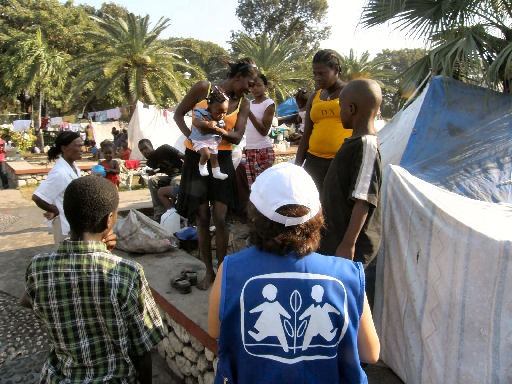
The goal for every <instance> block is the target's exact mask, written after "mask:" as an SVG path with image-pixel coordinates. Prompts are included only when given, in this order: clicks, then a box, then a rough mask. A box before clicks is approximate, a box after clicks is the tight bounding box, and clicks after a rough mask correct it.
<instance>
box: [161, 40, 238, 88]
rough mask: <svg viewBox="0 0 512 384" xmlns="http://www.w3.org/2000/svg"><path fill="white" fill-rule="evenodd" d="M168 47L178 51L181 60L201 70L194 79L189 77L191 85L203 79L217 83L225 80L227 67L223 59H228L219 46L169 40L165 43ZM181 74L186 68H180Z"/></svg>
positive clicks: (206, 42)
mask: <svg viewBox="0 0 512 384" xmlns="http://www.w3.org/2000/svg"><path fill="white" fill-rule="evenodd" d="M167 44H168V46H169V47H171V48H172V49H173V50H178V51H179V53H180V55H181V56H182V57H183V59H185V60H188V63H189V64H191V65H194V66H196V67H198V68H200V69H201V70H202V72H201V73H197V74H196V78H194V77H191V79H190V82H191V84H192V83H193V82H195V81H198V80H204V79H205V77H206V78H207V79H208V80H209V81H211V82H218V81H220V80H223V79H225V78H226V74H227V72H228V67H227V64H226V63H225V61H222V60H223V59H227V58H228V57H229V55H228V53H227V52H226V50H225V49H224V48H222V47H221V46H219V45H217V44H215V43H211V42H209V41H201V40H196V39H179V38H170V39H169V40H168V41H167ZM177 68H178V69H179V70H182V71H183V72H185V71H186V68H180V66H179V65H177Z"/></svg>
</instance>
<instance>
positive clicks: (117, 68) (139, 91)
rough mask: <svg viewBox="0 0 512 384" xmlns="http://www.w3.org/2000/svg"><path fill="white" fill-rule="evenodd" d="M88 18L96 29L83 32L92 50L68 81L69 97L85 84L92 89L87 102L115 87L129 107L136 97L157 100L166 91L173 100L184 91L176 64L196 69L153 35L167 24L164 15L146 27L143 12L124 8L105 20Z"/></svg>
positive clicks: (146, 17) (183, 83)
mask: <svg viewBox="0 0 512 384" xmlns="http://www.w3.org/2000/svg"><path fill="white" fill-rule="evenodd" d="M90 17H91V19H92V20H93V21H95V23H96V25H97V27H98V29H97V30H94V31H89V32H86V34H87V36H88V37H89V38H90V39H91V40H92V42H93V43H95V44H97V45H98V49H97V50H96V51H95V53H94V54H92V55H91V54H88V55H87V56H86V57H82V58H81V59H80V61H79V62H78V66H79V68H80V75H79V76H77V78H76V81H75V83H74V86H73V92H72V95H73V96H74V95H77V94H78V93H79V92H81V91H82V90H83V89H86V88H87V87H88V86H90V84H91V83H92V85H93V91H92V94H91V96H90V98H89V101H90V100H92V98H94V97H103V96H105V95H106V93H107V92H108V91H109V90H110V89H111V88H112V87H116V86H119V87H121V88H122V90H123V93H124V95H125V98H126V101H127V102H128V104H129V105H130V108H131V110H132V111H133V109H134V107H135V104H136V102H137V101H138V100H139V101H142V102H144V103H146V104H159V102H160V101H162V100H163V99H164V98H165V96H166V95H170V98H171V99H172V100H173V101H177V100H178V99H179V98H180V97H181V96H182V95H183V94H184V92H185V90H186V81H185V80H184V78H183V75H182V73H181V72H178V71H177V70H176V66H179V67H180V68H188V69H189V70H190V71H192V72H197V71H198V69H197V68H196V67H194V66H192V65H190V64H188V63H187V62H186V61H185V60H182V58H181V56H180V55H179V54H178V53H176V50H173V49H172V48H170V47H169V46H167V45H166V44H165V42H164V41H162V40H159V39H158V37H159V35H160V34H161V33H162V32H163V31H164V30H165V29H166V28H167V27H168V26H169V19H167V18H160V19H159V20H158V22H157V23H156V24H155V25H154V27H153V28H152V29H151V30H150V29H149V16H145V17H140V16H135V15H134V14H133V13H128V14H127V15H126V16H125V17H124V18H118V19H114V18H112V17H110V16H108V15H105V19H100V18H98V17H95V16H90Z"/></svg>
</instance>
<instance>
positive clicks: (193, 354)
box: [183, 346, 199, 363]
mask: <svg viewBox="0 0 512 384" xmlns="http://www.w3.org/2000/svg"><path fill="white" fill-rule="evenodd" d="M183 354H184V355H185V357H186V358H187V359H189V360H190V361H191V362H193V363H197V358H198V357H199V354H198V353H197V351H196V350H195V349H193V348H191V347H188V346H186V347H183Z"/></svg>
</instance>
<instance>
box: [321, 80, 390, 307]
mask: <svg viewBox="0 0 512 384" xmlns="http://www.w3.org/2000/svg"><path fill="white" fill-rule="evenodd" d="M381 101H382V93H381V89H380V87H379V85H378V84H377V82H375V81H373V80H368V79H361V80H353V81H351V82H350V83H348V85H346V86H345V88H344V89H343V91H341V94H340V108H341V113H340V117H341V121H342V123H343V126H344V127H346V128H349V129H353V133H352V136H351V137H349V138H348V139H346V140H345V142H344V143H343V145H342V146H341V148H340V149H339V150H338V152H337V153H336V156H335V157H334V160H333V161H332V163H331V166H330V167H329V171H328V172H327V175H326V177H325V182H324V191H323V195H322V205H323V207H324V212H325V221H326V224H327V225H326V230H325V233H324V235H323V238H322V243H321V246H320V253H324V254H326V255H333V254H335V255H336V256H339V257H344V258H346V259H350V260H354V261H359V262H361V263H363V264H364V266H365V268H366V286H367V290H366V291H367V293H368V298H369V301H370V305H372V306H373V300H374V294H375V273H376V270H375V266H376V259H375V256H376V255H377V251H378V250H379V246H380V240H381V234H382V224H381V220H382V219H381V215H382V214H381V209H382V208H381V194H380V189H381V184H382V164H381V155H380V148H379V139H378V137H377V131H376V130H375V128H374V126H373V123H374V121H375V116H376V115H377V112H378V110H379V106H380V104H381Z"/></svg>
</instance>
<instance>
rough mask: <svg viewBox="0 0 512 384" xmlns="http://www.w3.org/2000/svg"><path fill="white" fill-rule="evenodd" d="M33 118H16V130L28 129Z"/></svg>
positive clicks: (14, 125)
mask: <svg viewBox="0 0 512 384" xmlns="http://www.w3.org/2000/svg"><path fill="white" fill-rule="evenodd" d="M31 123H32V120H14V121H13V122H12V125H13V127H14V132H23V131H28V130H29V129H30V124H31Z"/></svg>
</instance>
